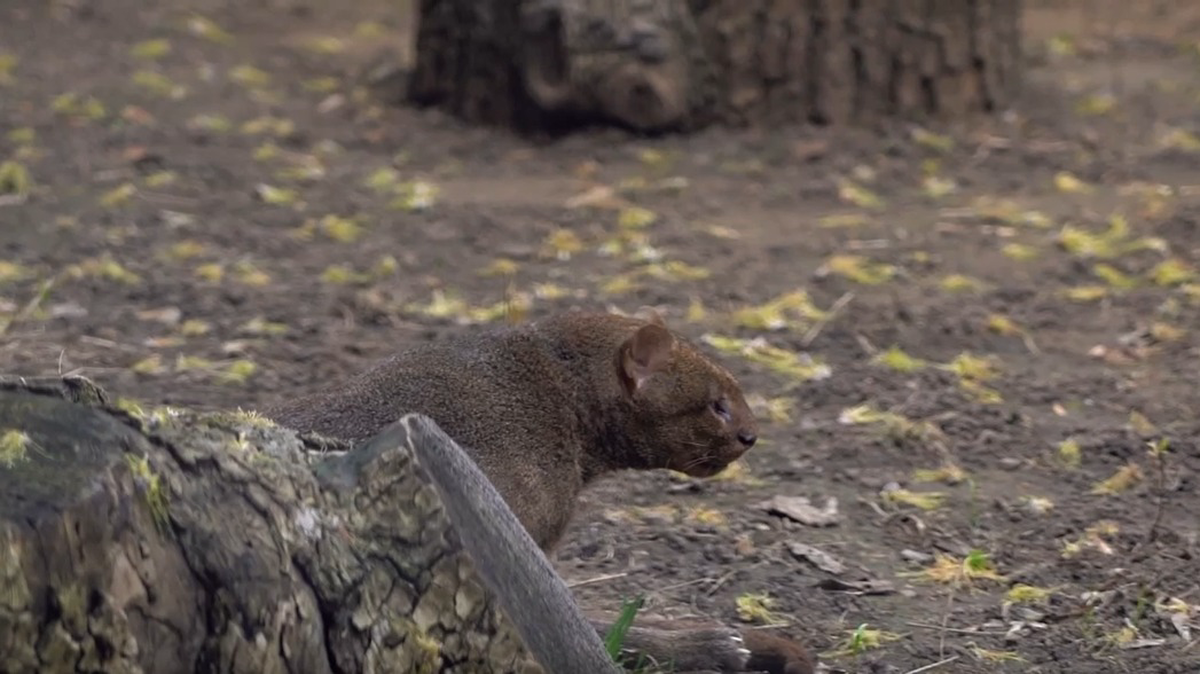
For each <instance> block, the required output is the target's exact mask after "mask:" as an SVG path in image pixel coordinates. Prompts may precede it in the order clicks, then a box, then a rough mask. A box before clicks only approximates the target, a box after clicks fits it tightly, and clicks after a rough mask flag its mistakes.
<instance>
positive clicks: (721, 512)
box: [0, 0, 1200, 674]
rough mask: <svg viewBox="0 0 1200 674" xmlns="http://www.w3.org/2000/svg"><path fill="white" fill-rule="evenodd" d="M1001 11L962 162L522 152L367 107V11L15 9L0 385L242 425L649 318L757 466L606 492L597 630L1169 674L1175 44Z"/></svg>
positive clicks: (905, 134) (927, 140)
mask: <svg viewBox="0 0 1200 674" xmlns="http://www.w3.org/2000/svg"><path fill="white" fill-rule="evenodd" d="M1028 4H1030V5H1034V4H1037V5H1038V7H1039V8H1038V9H1030V10H1029V12H1028V34H1029V40H1028V51H1029V69H1028V72H1027V86H1026V88H1025V93H1024V95H1023V99H1022V100H1021V102H1020V104H1019V105H1018V106H1017V107H1016V110H1015V111H1014V112H1011V113H1009V114H1006V115H1004V116H1002V117H1001V118H998V119H996V120H994V121H993V122H990V123H988V124H986V125H976V126H974V127H973V128H969V129H951V128H936V129H916V128H911V127H908V126H897V127H896V128H889V129H882V130H873V131H869V132H868V131H865V130H863V131H850V130H841V131H831V130H822V129H784V130H772V131H762V130H759V131H739V132H716V131H714V132H708V133H704V134H701V135H699V136H697V137H693V138H688V139H681V138H669V139H660V140H653V141H648V140H641V139H637V138H633V137H629V136H626V135H624V134H620V133H616V132H593V133H588V134H583V135H579V136H575V137H571V138H568V139H566V140H563V141H561V142H558V143H555V144H553V145H546V144H534V143H529V142H525V141H522V140H520V139H516V138H513V137H511V136H509V135H507V134H503V133H499V132H495V131H488V130H481V129H472V128H464V127H463V126H461V125H459V124H456V123H455V122H454V121H452V120H448V119H445V118H443V117H442V116H440V115H438V114H435V113H432V112H428V111H417V110H411V109H405V108H403V107H395V106H391V105H387V104H385V103H383V102H381V100H380V99H379V98H378V96H377V95H376V94H377V93H378V91H377V90H371V89H368V88H367V87H365V86H364V84H363V82H364V80H363V78H362V76H361V73H362V72H364V69H369V68H370V67H372V66H387V65H388V64H389V63H390V62H394V61H395V58H390V59H389V57H382V58H381V57H380V54H383V53H385V52H384V47H385V45H387V44H388V42H387V41H388V40H391V41H392V42H391V44H392V45H393V46H394V45H395V42H396V41H397V38H396V37H395V36H397V35H403V34H404V27H405V24H404V18H403V16H402V15H401V14H400V13H398V12H396V5H395V4H394V3H383V2H376V1H374V0H372V1H369V2H355V3H324V2H318V1H317V0H257V1H252V2H243V3H225V2H218V1H217V0H191V1H189V0H165V1H163V2H157V3H144V2H135V1H134V0H108V1H107V2H93V1H90V0H71V1H61V0H60V1H48V0H6V1H5V2H4V3H3V4H2V5H0V132H2V133H0V162H4V161H7V162H9V163H8V164H6V165H5V168H0V319H2V323H0V325H2V326H3V328H2V329H3V333H2V334H0V371H4V372H9V373H19V374H29V375H36V374H48V373H49V374H52V373H55V372H68V371H73V372H83V373H85V374H87V375H89V376H91V377H94V378H95V379H97V380H98V381H99V382H100V383H101V384H103V385H105V386H106V387H108V388H109V389H110V390H112V391H113V392H115V393H117V394H119V395H123V396H127V397H134V398H139V399H142V400H144V401H148V402H151V403H161V404H171V405H189V406H198V407H206V408H214V407H223V408H231V407H235V406H241V407H243V408H253V407H255V406H257V405H260V404H262V403H265V402H266V401H269V400H273V399H276V398H277V397H279V396H286V395H292V394H295V393H298V392H300V391H306V390H311V389H313V388H315V387H319V386H321V385H322V384H323V383H325V382H327V381H329V380H330V379H331V378H333V377H336V376H339V375H342V374H344V373H348V372H350V371H353V370H356V369H358V368H361V367H363V366H365V365H367V364H368V363H370V362H371V361H372V360H373V359H375V358H378V357H380V356H383V355H385V354H387V353H389V352H391V351H393V350H395V349H397V348H400V347H403V346H405V345H409V344H414V343H417V342H420V341H422V340H429V339H437V338H438V337H441V336H444V335H448V334H451V333H456V332H462V331H466V330H474V329H479V327H478V325H476V324H474V323H478V322H486V321H489V320H503V317H504V314H505V311H512V312H517V314H518V315H525V316H530V317H534V316H540V315H544V314H545V313H547V312H550V311H554V310H558V309H563V308H566V307H569V306H585V307H614V308H618V309H621V310H625V311H633V310H635V309H637V308H638V307H639V306H641V305H645V304H652V305H657V306H658V307H660V308H661V310H662V311H663V312H664V313H665V315H666V316H667V318H668V320H669V321H670V322H672V323H674V324H675V326H676V327H677V328H679V329H680V330H682V331H684V332H685V333H687V334H689V335H691V336H693V337H695V338H696V339H698V340H701V339H703V340H705V341H706V342H707V343H709V344H710V345H711V346H712V348H713V349H714V352H717V351H716V350H717V348H718V347H722V348H724V349H727V351H726V352H725V353H724V355H723V356H722V358H723V359H724V361H725V362H726V363H728V364H729V365H730V366H731V368H732V369H734V370H735V372H736V373H737V374H738V375H739V377H741V378H742V380H743V383H744V385H745V387H746V389H747V390H748V391H749V392H751V393H752V395H753V397H754V404H755V405H756V407H757V408H758V409H759V410H760V412H761V414H762V416H763V418H764V419H765V420H766V421H765V427H764V429H763V432H762V437H763V440H762V442H761V443H760V445H759V446H758V447H756V448H755V449H754V450H753V451H752V452H751V453H750V454H749V455H748V456H747V458H746V459H745V460H744V461H743V462H742V463H741V464H739V465H738V466H736V470H733V471H731V472H730V473H728V474H726V475H723V476H720V478H718V479H715V480H709V481H703V482H701V481H690V480H684V479H679V478H678V477H676V476H672V475H668V474H662V473H657V474H640V475H636V476H628V477H623V478H621V479H619V480H611V481H609V482H607V483H605V484H603V485H600V486H598V487H597V488H596V489H595V490H594V491H592V492H591V493H590V494H589V495H588V498H587V507H586V508H585V509H584V511H583V512H582V513H581V514H580V517H579V519H578V521H577V523H576V525H575V527H574V528H573V530H572V532H571V535H570V538H569V540H568V541H567V542H566V543H565V544H564V546H563V548H562V550H561V551H560V553H559V555H558V563H559V565H560V568H561V569H562V572H563V573H564V574H565V575H566V576H567V577H568V579H569V580H571V581H572V582H574V583H577V584H578V586H577V592H578V593H579V594H580V595H581V596H582V597H583V598H584V599H585V600H587V601H589V602H592V603H599V604H605V605H610V606H615V605H616V604H617V603H619V602H620V601H621V600H622V599H625V598H628V597H632V596H634V595H636V594H639V593H643V594H645V595H646V597H647V599H648V602H649V607H650V608H652V609H654V610H655V611H658V612H666V613H688V612H691V613H698V614H703V615H709V616H714V617H717V618H719V619H721V620H725V621H730V622H735V621H740V620H743V619H748V620H750V621H752V622H754V623H755V624H758V625H763V629H778V630H780V631H781V632H783V633H785V634H789V635H792V636H795V637H796V638H799V639H803V640H805V641H806V642H808V643H810V644H811V645H812V646H813V648H814V649H815V650H816V651H818V652H820V653H821V654H822V660H823V662H824V664H825V666H827V667H829V668H830V669H831V670H832V671H846V672H897V673H900V672H916V671H935V672H940V671H945V672H1072V673H1075V674H1086V673H1092V672H1145V673H1149V672H1164V673H1165V672H1196V671H1197V670H1200V664H1198V663H1200V647H1198V646H1196V640H1197V639H1200V635H1196V634H1195V631H1196V630H1197V629H1200V580H1198V579H1200V558H1198V554H1200V550H1198V547H1197V531H1198V528H1200V494H1198V490H1200V481H1198V478H1197V472H1198V471H1200V445H1198V431H1200V420H1198V419H1197V410H1200V386H1198V385H1197V383H1196V382H1197V381H1200V333H1198V332H1197V331H1196V330H1197V326H1200V322H1198V321H1200V276H1198V275H1197V274H1196V270H1197V263H1198V262H1200V10H1197V9H1194V8H1189V7H1188V4H1187V3H1185V2H1182V1H1179V2H1167V3H1162V2H1158V3H1150V2H1148V3H1144V5H1138V4H1137V3H1116V2H1103V3H1074V6H1067V7H1065V8H1063V7H1057V6H1053V5H1061V4H1069V3H1028ZM1080 5H1091V6H1093V9H1096V7H1095V6H1097V5H1104V8H1103V11H1099V10H1097V11H1098V13H1097V14H1095V15H1091V14H1089V13H1088V12H1086V11H1083V10H1081V9H1079V6H1080ZM401 53H402V52H401ZM47 284H49V285H47ZM734 339H740V340H750V341H745V342H736V341H732V340H734ZM752 340H760V341H752ZM764 345H768V346H769V347H773V348H774V349H776V350H774V351H771V350H764V348H763V346H764ZM777 496H780V497H804V498H808V499H810V500H811V504H812V505H813V506H815V507H816V508H817V509H818V510H820V509H823V508H827V507H833V508H836V518H834V521H832V522H829V521H824V524H827V525H828V526H817V525H813V524H804V523H801V522H800V521H796V520H793V519H792V518H789V517H785V516H780V515H779V514H773V513H772V512H767V511H766V510H765V509H764V508H763V507H762V504H763V503H764V502H765V501H767V500H769V499H772V498H774V497H777ZM832 499H836V501H832ZM793 503H794V502H793ZM777 505H778V504H777ZM785 505H786V504H785ZM823 512H824V514H822V513H820V512H818V513H816V514H815V515H814V514H812V513H809V518H811V517H815V518H816V520H817V521H816V524H818V525H819V524H822V521H820V520H822V517H826V516H828V514H829V511H828V510H826V511H823ZM793 514H794V515H796V516H797V517H798V519H800V520H803V519H809V518H806V517H805V513H793ZM809 521H810V522H813V521H814V520H812V519H809ZM801 546H811V548H812V549H806V548H804V547H801ZM813 550H815V551H816V552H814V551H813ZM820 553H824V555H826V556H827V557H822V556H821V554H820Z"/></svg>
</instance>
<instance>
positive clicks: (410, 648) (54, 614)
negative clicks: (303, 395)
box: [0, 377, 611, 674]
mask: <svg viewBox="0 0 1200 674" xmlns="http://www.w3.org/2000/svg"><path fill="white" fill-rule="evenodd" d="M416 421H417V422H419V423H418V425H417V426H416V429H415V430H413V428H412V427H411V426H405V425H402V424H397V425H396V426H394V427H392V428H390V429H389V430H388V431H385V432H384V433H381V434H380V436H379V437H377V438H376V439H375V440H372V441H370V442H368V443H366V444H365V445H363V446H361V447H358V448H356V449H355V451H354V452H345V451H343V450H346V449H349V448H348V447H346V446H345V445H344V444H341V443H339V442H337V441H333V440H326V439H321V438H316V437H311V436H301V435H298V434H297V433H295V432H294V431H291V430H288V429H285V428H282V427H279V426H276V425H275V424H274V423H272V422H270V421H269V420H267V419H265V418H263V417H260V416H258V415H256V414H254V413H247V412H240V411H239V412H219V413H198V412H194V411H189V410H173V409H169V408H155V409H142V408H141V407H139V406H138V405H136V404H134V403H130V402H127V401H121V400H116V401H114V400H111V399H110V397H109V396H108V395H107V394H106V393H105V392H104V391H103V390H101V389H99V388H97V387H96V386H95V385H94V384H92V383H91V382H90V381H88V380H87V379H84V378H80V377H67V378H61V379H60V378H49V379H24V378H19V377H5V378H0V515H2V517H0V672H12V673H14V674H15V673H23V672H51V673H52V672H79V671H88V672H106V673H107V672H111V673H118V672H121V673H127V672H178V671H197V672H200V671H203V672H230V673H240V672H247V673H249V672H254V673H260V672H305V673H309V672H311V673H314V674H325V673H331V674H332V673H333V672H480V673H484V674H487V673H497V674H499V673H508V672H514V673H515V672H539V671H542V666H541V665H539V664H538V663H537V662H535V661H534V660H533V658H532V657H530V655H529V652H530V650H535V651H536V649H533V648H531V649H530V650H527V649H526V646H525V644H524V643H523V641H522V637H526V638H528V637H529V635H528V634H527V633H525V634H522V633H519V632H518V630H517V629H516V628H515V627H514V626H513V624H512V623H510V621H509V620H508V619H507V618H506V616H505V614H504V612H503V610H502V607H501V606H500V605H499V604H498V602H497V600H496V599H495V598H494V596H493V594H492V593H491V592H489V591H488V589H487V588H488V587H489V585H488V583H489V582H493V583H494V582H497V579H496V578H495V573H496V571H495V570H493V569H488V568H485V573H484V574H483V576H484V577H481V575H480V574H479V573H477V570H476V569H477V567H476V565H475V563H474V562H473V561H472V558H471V551H470V550H469V547H470V544H468V545H467V547H466V548H464V546H463V543H462V542H461V541H460V540H459V537H458V534H457V532H456V531H455V530H454V528H453V527H452V526H451V525H450V524H449V521H450V520H449V519H448V517H447V513H446V510H445V508H444V507H443V501H442V498H441V496H440V494H439V491H438V490H437V488H435V486H434V484H431V482H430V479H429V477H428V474H427V473H426V471H425V470H423V469H422V467H421V465H420V464H421V463H422V460H421V459H420V458H419V457H418V458H417V459H416V460H415V461H414V452H413V450H412V448H411V447H410V446H409V445H408V443H409V442H411V441H412V439H411V438H410V437H408V435H411V434H412V433H414V432H415V433H422V434H425V435H428V434H429V433H436V432H437V430H436V426H433V425H432V422H428V424H427V425H421V424H423V423H425V422H426V421H427V420H423V418H421V419H417V420H416ZM419 454H420V452H418V455H419ZM506 512H507V511H506ZM509 514H510V515H511V513H509ZM541 562H542V563H544V566H540V565H537V566H536V568H534V569H533V571H532V573H545V571H546V569H549V568H550V567H549V564H548V562H545V559H544V557H543V558H541ZM518 571H519V570H518ZM489 573H490V574H492V575H491V576H488V574H489ZM550 573H551V574H552V573H553V572H552V571H551V572H550ZM555 579H557V576H555ZM500 580H501V581H503V582H518V581H520V578H517V579H516V580H514V579H513V578H501V579H500ZM557 582H559V583H561V580H558V581H557ZM563 589H564V590H565V586H563ZM565 619H567V620H580V621H581V620H582V618H581V617H580V616H579V615H578V614H577V613H576V614H574V615H573V616H567V618H565ZM549 624H551V625H553V624H554V623H553V622H550V623H549ZM551 631H553V630H551ZM522 632H527V630H522ZM593 634H594V632H593ZM546 638H548V637H546ZM597 643H598V642H597ZM543 665H544V663H543ZM610 667H611V663H610ZM546 669H550V670H553V669H554V668H551V667H546ZM593 671H598V670H593Z"/></svg>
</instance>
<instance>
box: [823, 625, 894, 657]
mask: <svg viewBox="0 0 1200 674" xmlns="http://www.w3.org/2000/svg"><path fill="white" fill-rule="evenodd" d="M900 638H901V635H899V634H896V633H894V632H886V631H883V630H877V629H872V628H869V627H867V623H862V624H861V625H859V626H858V627H856V628H854V629H853V630H850V633H849V634H848V635H847V636H846V638H845V639H842V640H841V641H840V642H838V646H837V647H836V648H835V649H834V650H832V651H830V652H828V653H825V655H827V656H829V657H834V658H844V657H848V656H856V655H862V654H863V653H866V652H867V651H870V650H874V649H876V648H879V647H880V646H882V645H883V644H885V643H888V642H891V641H897V640H899V639H900Z"/></svg>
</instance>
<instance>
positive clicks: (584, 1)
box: [408, 0, 1023, 131]
mask: <svg viewBox="0 0 1200 674" xmlns="http://www.w3.org/2000/svg"><path fill="white" fill-rule="evenodd" d="M1022 4H1023V3H1022V2H1021V0H920V1H918V0H746V1H745V2H712V1H711V0H624V1H619V2H613V1H612V0H520V1H518V2H507V1H501V0H420V3H419V8H418V27H417V38H416V49H415V64H414V67H413V71H412V73H411V77H410V79H409V82H408V96H409V99H410V100H411V101H413V102H414V103H417V104H421V105H432V106H437V107H439V108H442V109H444V110H447V111H449V112H450V113H452V114H454V115H457V116H459V117H461V118H463V119H465V120H467V121H469V122H474V123H481V124H489V125H498V126H504V127H510V128H514V129H517V130H519V131H534V130H542V129H547V128H555V127H561V126H563V125H571V124H594V123H601V124H603V123H610V124H617V125H622V126H626V127H629V128H633V129H636V130H640V131H665V130H682V131H689V130H695V129H698V128H701V127H704V126H707V125H712V124H725V125H744V124H751V123H761V124H773V123H788V122H816V123H835V124H841V123H854V122H861V121H865V120H871V119H877V118H880V117H902V118H963V117H969V116H974V115H978V114H980V113H990V112H992V111H997V110H1002V109H1004V108H1005V107H1006V106H1008V105H1009V104H1010V103H1011V102H1012V100H1013V98H1014V96H1015V94H1016V92H1017V85H1018V82H1019V75H1020V64H1021V46H1020V17H1021V7H1022Z"/></svg>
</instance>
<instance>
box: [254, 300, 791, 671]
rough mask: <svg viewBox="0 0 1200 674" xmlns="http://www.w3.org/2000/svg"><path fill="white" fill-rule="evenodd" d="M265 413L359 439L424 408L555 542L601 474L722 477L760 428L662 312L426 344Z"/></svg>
mask: <svg viewBox="0 0 1200 674" xmlns="http://www.w3.org/2000/svg"><path fill="white" fill-rule="evenodd" d="M264 412H265V414H267V416H270V417H271V418H273V419H274V420H276V421H277V422H279V423H281V424H284V425H287V426H290V427H292V428H295V429H297V430H301V431H313V432H316V433H320V434H322V435H328V436H331V437H337V438H342V439H345V440H349V441H351V442H355V443H358V442H362V441H364V440H366V439H368V438H370V437H372V436H373V435H375V434H376V433H378V432H379V431H380V430H381V429H383V428H384V427H386V426H387V425H388V424H390V423H392V422H394V421H396V420H397V419H398V418H400V417H401V416H402V415H404V414H406V413H410V412H411V413H419V414H425V415H427V416H429V417H430V418H432V419H433V420H434V421H436V422H437V424H438V425H439V426H440V427H441V428H442V429H443V430H444V431H445V432H446V433H447V434H448V435H449V436H450V437H452V438H454V439H455V440H456V441H457V442H458V443H459V444H461V445H462V447H463V448H464V449H465V450H466V451H467V452H469V453H470V455H471V457H472V458H473V459H474V460H475V462H476V463H477V464H478V465H479V467H480V468H481V469H482V470H483V472H484V473H485V474H486V475H487V477H488V479H489V480H490V481H491V482H492V483H493V484H494V485H495V487H496V489H497V490H498V492H499V493H500V494H501V495H502V496H503V498H504V500H505V501H506V502H507V503H508V505H509V507H510V508H511V509H512V511H513V512H514V514H516V516H517V518H518V519H519V520H520V522H521V524H522V525H523V526H524V527H525V528H526V530H527V531H529V533H530V535H531V536H532V537H533V539H534V540H535V541H536V543H537V545H538V546H540V547H541V548H542V549H543V550H549V549H552V548H553V547H554V546H555V545H556V544H557V543H558V542H559V541H560V540H561V538H562V536H563V534H564V532H565V531H566V528H567V525H568V524H569V523H570V520H571V517H572V515H573V513H574V509H575V506H576V503H577V500H578V496H579V493H580V492H581V490H582V489H583V488H584V487H585V486H587V485H588V484H589V483H591V482H593V481H594V480H596V479H597V478H600V477H602V476H604V475H606V474H609V473H612V472H614V471H618V470H626V469H656V468H671V469H675V470H679V471H682V472H684V473H688V474H690V475H693V476H700V477H706V476H711V475H713V474H715V473H717V472H719V471H721V470H722V469H724V468H725V467H726V466H727V465H728V464H729V463H730V462H732V461H734V460H735V459H737V458H739V457H740V456H741V455H742V454H743V453H745V452H746V451H747V450H748V449H749V448H750V447H751V446H752V445H753V444H754V442H755V439H756V436H757V422H756V420H755V418H754V415H753V413H752V412H751V410H750V408H749V406H748V405H747V404H746V400H745V398H744V396H743V393H742V390H741V387H740V386H739V384H738V382H737V380H736V379H735V378H734V376H733V375H732V374H730V373H729V372H728V371H727V370H725V369H724V368H722V367H721V366H720V365H718V364H716V363H715V362H714V361H713V360H712V359H710V358H708V357H707V356H706V355H704V353H703V352H701V351H700V349H699V348H698V347H696V346H695V345H694V344H693V343H691V342H689V341H688V340H686V339H684V338H682V337H680V336H679V335H677V334H674V333H673V332H671V331H670V330H669V329H668V328H667V327H666V326H665V324H664V323H663V321H662V319H661V317H659V316H658V315H657V314H651V315H650V317H649V318H647V319H640V318H632V317H623V316H617V315H613V314H600V313H585V312H567V313H562V314H558V315H554V316H551V317H548V318H546V319H543V320H540V321H537V322H534V323H530V324H526V325H522V326H518V327H508V328H502V329H498V330H494V331H489V332H482V333H477V334H474V335H469V336H463V337H456V338H452V339H448V340H444V341H440V342H435V343H431V344H426V345H422V346H419V347H416V348H413V349H410V350H407V351H404V352H401V353H398V354H396V355H394V356H392V357H390V358H387V359H385V360H383V361H381V362H379V363H377V364H376V366H375V367H373V368H371V369H369V370H367V371H366V372H363V373H362V374H360V375H358V376H356V377H354V378H351V379H349V380H346V381H344V382H340V383H336V384H334V385H333V386H330V387H328V388H325V389H323V390H321V391H319V392H317V393H314V394H312V395H309V396H305V397H302V398H296V399H293V400H290V401H287V402H285V403H282V404H280V405H279V406H277V407H275V408H273V409H268V410H264ZM764 662H765V660H764ZM768 671H772V670H768ZM777 671H779V672H783V671H785V670H784V669H778V670H777ZM787 671H803V670H787Z"/></svg>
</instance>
